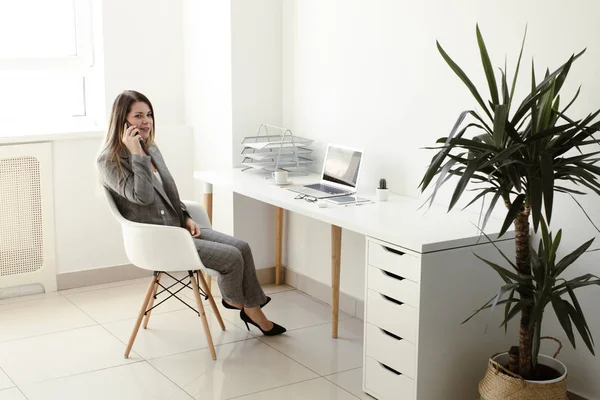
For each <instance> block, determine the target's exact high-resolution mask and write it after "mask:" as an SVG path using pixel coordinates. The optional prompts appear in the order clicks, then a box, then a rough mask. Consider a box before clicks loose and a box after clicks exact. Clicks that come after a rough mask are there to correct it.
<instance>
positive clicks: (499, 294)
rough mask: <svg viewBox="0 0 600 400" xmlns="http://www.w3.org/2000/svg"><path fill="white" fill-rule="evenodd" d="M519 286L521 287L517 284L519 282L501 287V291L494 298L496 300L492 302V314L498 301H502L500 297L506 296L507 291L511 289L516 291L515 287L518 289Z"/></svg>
mask: <svg viewBox="0 0 600 400" xmlns="http://www.w3.org/2000/svg"><path fill="white" fill-rule="evenodd" d="M518 288H519V284H517V283H510V284H508V285H504V286H502V287H501V288H500V291H499V292H498V294H497V295H496V297H495V298H494V301H493V302H492V305H491V307H490V314H491V313H493V312H494V309H495V308H496V305H498V301H500V299H501V298H502V296H504V295H505V294H506V292H508V291H510V290H512V291H514V290H515V289H518ZM507 304H510V303H507Z"/></svg>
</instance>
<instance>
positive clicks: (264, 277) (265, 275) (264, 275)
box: [256, 267, 275, 285]
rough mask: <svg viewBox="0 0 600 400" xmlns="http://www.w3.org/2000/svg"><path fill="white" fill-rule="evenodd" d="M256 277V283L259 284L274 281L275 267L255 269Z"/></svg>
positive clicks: (268, 283)
mask: <svg viewBox="0 0 600 400" xmlns="http://www.w3.org/2000/svg"><path fill="white" fill-rule="evenodd" d="M256 277H257V278H258V283H260V284H261V285H270V284H272V283H275V267H270V268H262V269H257V270H256Z"/></svg>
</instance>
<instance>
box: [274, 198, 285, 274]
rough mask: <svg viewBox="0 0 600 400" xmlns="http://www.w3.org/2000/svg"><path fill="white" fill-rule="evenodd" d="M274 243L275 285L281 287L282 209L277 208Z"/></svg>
mask: <svg viewBox="0 0 600 400" xmlns="http://www.w3.org/2000/svg"><path fill="white" fill-rule="evenodd" d="M275 212H276V215H277V225H276V227H277V228H276V243H275V284H277V285H281V257H282V248H283V208H280V207H277V208H276V210H275Z"/></svg>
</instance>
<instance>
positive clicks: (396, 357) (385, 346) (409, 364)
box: [365, 323, 417, 379]
mask: <svg viewBox="0 0 600 400" xmlns="http://www.w3.org/2000/svg"><path fill="white" fill-rule="evenodd" d="M365 348H366V352H367V356H369V357H371V358H373V359H375V360H377V361H379V362H381V363H383V364H385V365H387V366H388V367H392V368H393V369H395V370H396V371H398V372H400V373H402V374H403V375H406V376H408V377H409V378H412V379H415V378H416V376H415V369H416V362H417V358H416V357H417V354H416V347H415V345H414V344H413V343H411V342H409V341H407V340H403V339H401V338H400V337H398V336H395V335H392V334H391V333H389V332H387V333H386V332H384V331H383V330H382V329H381V328H378V327H376V326H375V325H371V324H369V323H367V338H366V344H365Z"/></svg>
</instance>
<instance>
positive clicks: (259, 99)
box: [183, 0, 282, 268]
mask: <svg viewBox="0 0 600 400" xmlns="http://www.w3.org/2000/svg"><path fill="white" fill-rule="evenodd" d="M183 14H184V29H183V30H184V48H185V53H184V59H185V63H184V70H185V110H186V113H185V118H186V122H187V123H189V124H190V125H191V126H192V127H193V129H194V142H195V144H194V169H195V170H202V169H219V168H231V167H232V166H234V165H239V164H240V163H241V161H242V159H241V157H240V151H241V146H240V143H241V142H242V139H243V138H244V137H245V136H249V135H254V134H255V131H256V129H257V127H258V126H259V125H260V124H261V123H270V124H280V123H281V110H282V101H281V95H282V91H281V60H282V57H281V1H280V0H260V1H252V2H248V1H244V0H232V1H223V2H214V1H196V0H186V1H184V13H183ZM202 193H203V190H202V187H201V185H199V184H198V183H196V194H197V196H199V195H200V194H202ZM213 202H214V208H213V227H214V228H215V229H217V230H219V231H221V232H224V233H228V234H232V235H235V236H236V237H238V238H240V239H243V240H246V241H248V242H249V243H250V245H251V246H252V248H253V249H256V251H255V261H256V266H257V268H267V267H272V266H273V265H274V262H275V260H274V258H275V257H274V254H275V250H274V243H273V241H272V240H270V238H271V237H272V235H270V233H271V232H273V231H274V226H275V218H274V216H275V211H274V209H273V208H272V207H269V206H266V205H264V204H261V203H258V202H255V201H252V200H250V199H246V198H243V197H241V196H233V194H232V193H231V191H227V190H224V189H222V188H215V191H214V199H213ZM256 232H260V234H259V235H257V234H256Z"/></svg>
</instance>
